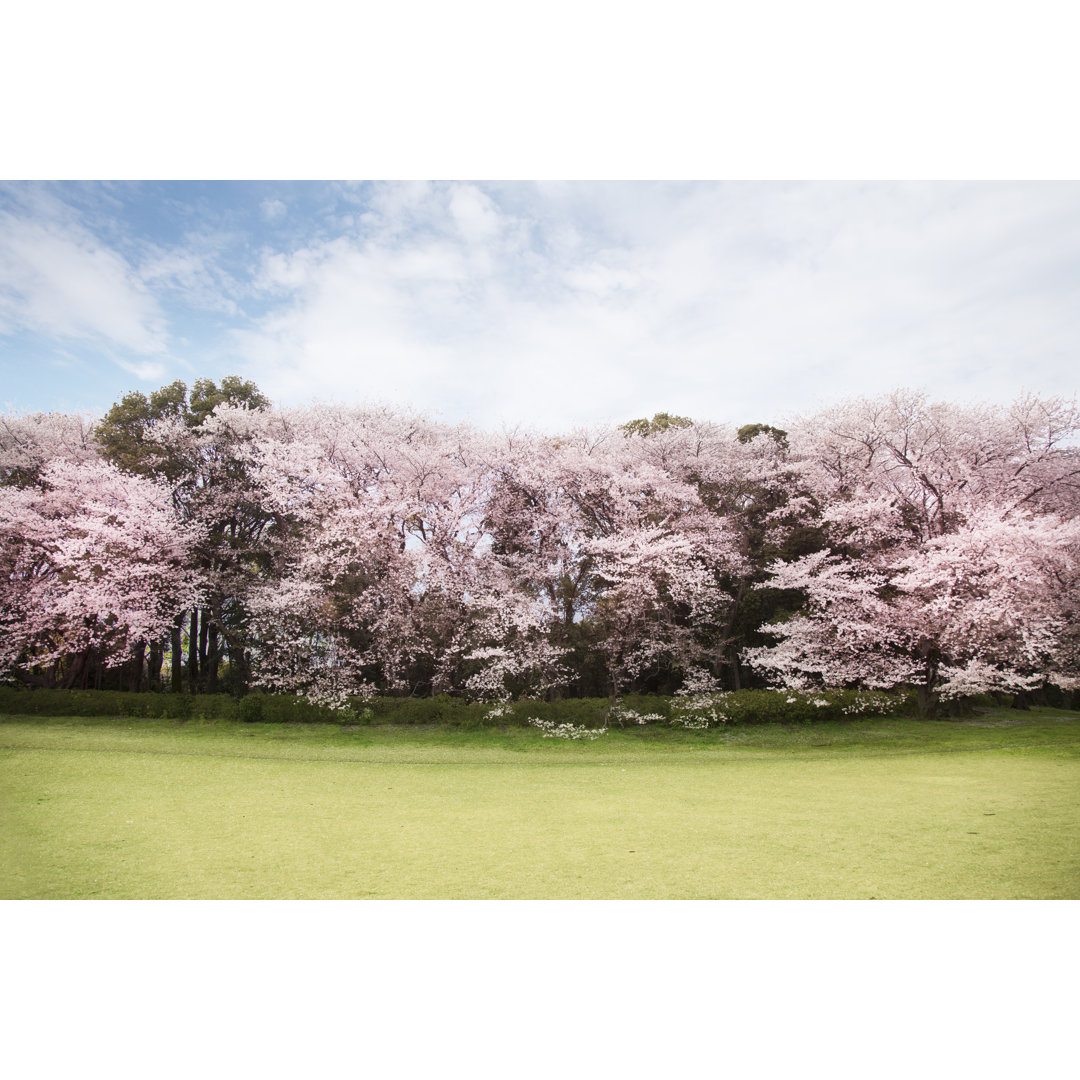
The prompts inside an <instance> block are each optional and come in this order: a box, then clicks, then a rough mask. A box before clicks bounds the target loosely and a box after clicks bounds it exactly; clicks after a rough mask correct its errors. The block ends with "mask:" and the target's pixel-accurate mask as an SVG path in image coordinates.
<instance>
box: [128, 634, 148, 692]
mask: <svg viewBox="0 0 1080 1080" xmlns="http://www.w3.org/2000/svg"><path fill="white" fill-rule="evenodd" d="M145 655H146V642H145V641H140V642H139V643H138V644H137V645H136V646H135V648H134V649H132V651H131V682H130V683H129V684H128V685H129V687H130V689H131V691H132V692H133V693H138V692H139V691H140V690H141V689H142V681H143V660H144V658H145Z"/></svg>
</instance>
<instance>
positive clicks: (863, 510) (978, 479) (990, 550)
mask: <svg viewBox="0 0 1080 1080" xmlns="http://www.w3.org/2000/svg"><path fill="white" fill-rule="evenodd" d="M1077 427H1078V414H1077V410H1076V407H1075V404H1074V403H1072V402H1065V401H1062V400H1060V399H1050V400H1039V399H1035V398H1031V397H1026V398H1024V399H1022V400H1021V401H1019V402H1017V403H1016V404H1014V406H1013V407H1012V408H1010V409H1007V410H1005V409H994V408H991V407H988V406H983V407H978V408H961V407H957V406H950V405H943V404H935V403H931V402H929V401H928V400H927V399H926V398H925V396H923V395H920V394H913V393H908V392H898V393H896V394H893V395H891V396H890V397H888V398H885V399H880V400H876V401H857V402H852V403H849V404H847V405H845V406H842V407H838V408H836V409H833V410H829V411H827V412H825V413H822V414H819V415H817V416H815V417H811V418H808V419H806V420H805V421H803V422H801V423H800V424H799V425H797V426H796V427H794V428H793V431H792V447H793V453H794V454H795V455H797V456H798V458H799V461H800V480H799V482H800V483H801V484H802V485H803V486H804V487H805V488H806V490H807V491H808V492H809V493H810V494H811V497H812V498H813V500H814V501H815V503H816V504H817V505H818V506H819V507H820V511H819V515H820V520H821V522H822V524H823V525H824V527H825V530H826V535H827V539H828V543H829V548H828V550H827V551H824V552H820V553H817V554H814V555H809V556H805V557H803V558H801V559H797V560H795V561H793V562H790V563H778V564H774V566H773V567H772V578H771V582H772V584H774V585H779V586H782V587H786V588H791V589H795V590H798V591H799V592H800V593H801V594H802V595H803V597H804V598H805V603H804V606H803V608H802V610H801V611H800V612H799V613H798V614H797V615H795V616H794V617H793V618H791V619H789V620H787V621H785V622H782V623H774V624H771V625H767V626H765V627H763V628H762V629H763V630H765V631H766V632H768V633H771V634H773V635H774V636H775V638H776V644H774V645H772V646H762V647H758V648H756V649H753V650H750V651H749V652H748V653H747V659H748V661H749V662H750V663H751V664H753V665H755V666H756V667H757V668H758V669H759V670H761V671H764V672H768V673H769V674H770V675H771V676H772V677H773V678H774V679H776V680H777V681H779V682H781V683H782V684H784V685H788V686H792V687H795V686H802V685H806V684H807V683H809V682H819V683H825V684H826V685H833V686H845V685H868V686H895V685H898V684H902V683H909V684H914V685H916V686H917V687H919V689H920V692H921V694H922V700H923V703H924V705H925V706H927V707H929V706H930V705H931V704H932V701H933V695H934V694H935V692H939V693H943V694H970V693H979V692H986V691H994V690H1013V691H1015V690H1019V689H1025V688H1032V687H1035V686H1038V685H1042V684H1043V683H1045V682H1047V681H1051V682H1058V683H1060V684H1063V685H1072V682H1073V680H1074V678H1075V675H1076V674H1077V669H1076V648H1075V641H1074V640H1073V638H1074V634H1075V632H1074V631H1073V630H1071V627H1072V626H1073V625H1074V612H1075V610H1076V601H1077V583H1078V580H1080V579H1078V576H1077V568H1078V562H1077V559H1078V550H1077V540H1078V533H1077V518H1076V508H1077V484H1078V478H1080V457H1078V455H1077V450H1076V446H1075V441H1074V436H1075V433H1076V431H1077Z"/></svg>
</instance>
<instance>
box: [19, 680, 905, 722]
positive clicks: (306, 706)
mask: <svg viewBox="0 0 1080 1080" xmlns="http://www.w3.org/2000/svg"><path fill="white" fill-rule="evenodd" d="M913 711H914V694H913V693H906V692H895V693H889V694H884V693H865V692H857V691H854V690H826V691H817V692H814V693H807V694H801V693H792V692H789V691H783V690H739V691H736V692H734V693H728V694H710V695H698V696H696V697H659V696H647V695H632V696H629V697H626V698H623V699H622V700H621V701H620V703H619V705H618V706H617V708H616V710H615V712H614V713H613V712H612V710H611V702H610V701H609V700H608V699H607V698H568V699H564V700H562V701H530V700H525V701H517V702H512V703H510V704H507V705H502V706H492V705H491V704H486V703H482V702H470V701H465V700H463V699H461V698H455V697H449V696H446V695H443V696H440V697H433V698H393V697H381V698H375V699H373V700H371V701H364V700H362V699H359V698H357V699H354V700H353V702H352V703H351V706H350V708H349V709H347V710H345V711H334V710H332V709H329V708H327V707H325V706H322V705H317V704H315V703H314V702H311V701H307V700H306V699H304V698H299V697H293V696H291V695H286V694H263V693H254V694H248V695H247V696H246V697H242V698H239V699H237V698H233V697H230V696H228V695H227V694H199V695H195V696H191V695H189V694H167V693H123V692H120V691H114V690H25V689H22V688H13V687H0V713H9V714H31V715H38V716H133V717H138V716H142V717H147V718H148V719H149V718H163V719H194V718H204V719H220V720H240V721H246V722H252V723H254V722H261V723H353V724H355V723H361V724H401V725H415V724H432V725H438V726H440V727H452V728H463V729H468V728H480V727H498V726H503V725H515V726H516V725H522V724H526V723H528V721H529V720H531V719H537V720H543V721H548V722H552V723H565V722H569V723H573V724H576V725H580V726H584V727H589V728H601V727H620V726H621V727H635V726H639V725H641V724H648V725H665V726H666V725H668V724H677V725H680V724H681V725H683V726H685V727H689V728H703V727H706V726H708V727H717V726H722V725H729V724H770V723H781V724H792V723H812V722H815V721H819V722H820V721H823V720H845V719H856V718H858V717H859V716H880V715H883V714H895V713H899V712H903V713H910V712H913Z"/></svg>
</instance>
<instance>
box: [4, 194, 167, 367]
mask: <svg viewBox="0 0 1080 1080" xmlns="http://www.w3.org/2000/svg"><path fill="white" fill-rule="evenodd" d="M0 322H2V323H3V325H4V326H5V327H6V328H7V332H9V333H11V332H15V331H20V330H29V331H31V332H34V333H37V334H40V335H42V336H43V337H45V338H47V339H53V340H55V339H58V338H59V339H84V340H91V341H98V342H104V343H106V344H108V345H111V346H114V347H116V348H119V349H123V350H126V351H129V352H132V353H135V354H137V355H141V356H148V355H150V356H152V355H158V354H162V353H164V351H165V348H166V336H167V335H166V330H167V328H166V321H165V318H164V315H163V313H162V311H161V308H160V307H159V305H158V303H157V301H156V300H155V298H154V296H153V295H152V294H151V293H150V291H149V290H148V289H147V288H146V287H145V285H144V284H143V283H142V282H141V281H140V280H139V278H138V277H137V276H136V274H135V273H134V272H133V271H132V269H131V267H130V266H129V265H128V264H127V262H126V261H125V260H124V259H123V258H122V257H121V256H120V255H119V254H117V252H115V251H114V250H112V249H110V248H108V247H106V246H104V245H103V244H101V243H99V242H98V241H97V240H96V238H95V237H94V236H92V235H91V234H90V233H89V232H87V231H86V230H84V229H80V228H78V227H77V226H71V225H65V224H61V223H59V222H56V221H50V220H48V219H45V220H33V219H23V218H21V217H16V216H15V215H13V214H10V213H0Z"/></svg>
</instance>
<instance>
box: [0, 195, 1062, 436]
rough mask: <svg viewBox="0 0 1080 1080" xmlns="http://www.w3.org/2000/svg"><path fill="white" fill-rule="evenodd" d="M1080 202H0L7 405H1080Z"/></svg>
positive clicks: (691, 411)
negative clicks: (162, 396)
mask: <svg viewBox="0 0 1080 1080" xmlns="http://www.w3.org/2000/svg"><path fill="white" fill-rule="evenodd" d="M1078 343H1080V184H1078V183H1075V182H1068V181H1058V182H1027V183H1020V182H1011V183H1006V182H992V183H991V182H987V183H964V182H951V181H950V182H946V181H926V182H907V183H884V182H865V183H863V182H854V181H843V182H839V181H838V182H829V181H818V182H808V183H800V182H792V181H783V182H781V181H773V182H751V181H740V182H728V183H713V182H709V183H658V182H645V181H640V182H622V183H616V182H610V183H601V182H578V183H570V182H554V181H546V182H537V183H526V182H515V183H511V182H500V183H483V182H466V181H454V182H430V183H429V182H419V181H415V182H414V181H410V182H377V183H323V182H316V181H301V182H276V181H264V182H242V181H221V182H196V181H181V182H158V181H154V182H118V183H100V182H90V181H86V182H20V181H15V182H7V183H4V184H2V185H0V366H2V373H3V380H2V382H3V386H2V390H0V404H2V405H3V406H4V407H5V408H6V409H8V410H16V411H38V410H43V411H49V410H62V411H89V412H91V413H93V414H96V415H100V414H101V413H103V412H104V411H105V410H106V409H107V408H108V407H109V406H110V405H111V404H112V403H113V402H114V401H116V400H118V399H119V398H120V397H121V396H122V395H123V394H124V393H126V392H127V391H129V390H141V391H143V392H147V391H149V390H152V389H155V388H157V387H158V386H161V385H164V384H166V383H169V382H172V381H173V380H174V379H182V380H184V381H185V382H187V383H188V384H189V385H190V384H191V383H192V382H193V381H194V380H195V379H197V378H201V377H209V378H212V379H219V378H221V377H222V376H224V375H227V374H238V375H241V376H243V377H245V378H249V379H252V380H254V381H255V382H256V383H257V384H258V386H259V387H260V388H261V389H262V390H263V391H264V392H265V393H266V394H268V395H269V396H270V398H271V399H272V400H273V401H274V402H275V403H278V404H285V405H290V404H303V403H307V402H310V401H311V400H313V399H320V400H327V401H339V402H346V403H362V402H376V401H379V402H390V403H397V404H402V405H408V406H410V407H413V408H417V409H421V410H424V411H426V412H429V413H431V414H432V415H434V416H436V417H439V418H441V419H444V420H448V421H452V422H457V421H469V422H472V423H475V424H477V425H479V426H482V427H487V428H495V427H498V426H499V425H502V424H509V425H514V424H524V425H529V426H533V427H538V428H541V429H543V430H548V431H561V430H568V429H569V428H571V427H574V426H577V425H581V424H590V423H595V422H605V421H612V420H614V421H618V422H622V421H624V420H627V419H631V418H634V417H638V416H648V415H652V414H653V413H654V412H657V411H668V412H675V413H679V414H682V415H686V416H691V417H693V418H694V419H700V420H714V421H719V422H722V423H731V424H742V423H748V422H779V421H781V420H782V419H783V418H784V417H785V416H790V415H792V414H795V413H800V412H806V411H810V410H813V409H814V408H816V407H818V406H821V405H826V404H829V403H832V402H834V401H836V400H838V399H841V398H844V397H849V396H855V395H867V394H869V395H872V394H878V393H884V392H887V391H888V390H890V389H893V388H895V387H898V386H910V387H918V388H922V389H925V390H926V391H927V392H929V393H930V394H931V396H933V397H935V398H941V399H947V400H991V401H1008V400H1011V399H1012V398H1013V397H1015V396H1016V395H1017V394H1018V393H1020V392H1021V391H1023V390H1033V391H1036V392H1040V393H1047V394H1059V393H1060V394H1067V395H1070V396H1071V395H1072V394H1073V393H1074V392H1075V391H1076V390H1077V388H1078V379H1077V374H1076V372H1077V370H1078V368H1080V365H1078V360H1080V351H1078Z"/></svg>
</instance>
